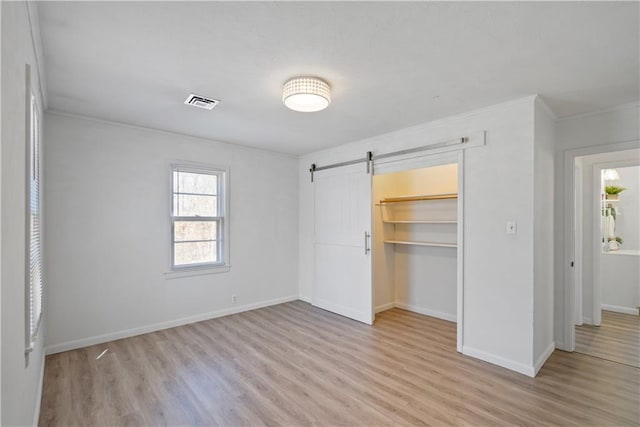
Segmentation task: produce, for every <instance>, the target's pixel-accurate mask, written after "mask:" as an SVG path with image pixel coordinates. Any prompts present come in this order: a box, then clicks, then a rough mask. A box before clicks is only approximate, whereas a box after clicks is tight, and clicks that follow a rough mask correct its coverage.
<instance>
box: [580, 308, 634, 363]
mask: <svg viewBox="0 0 640 427" xmlns="http://www.w3.org/2000/svg"><path fill="white" fill-rule="evenodd" d="M576 351H577V352H579V353H584V354H588V355H590V356H595V357H601V358H603V359H607V360H612V361H614V362H618V363H624V364H627V365H631V366H635V367H636V368H640V316H634V315H632V314H621V313H614V312H613V311H605V310H603V311H602V321H601V323H600V326H591V325H582V326H576Z"/></svg>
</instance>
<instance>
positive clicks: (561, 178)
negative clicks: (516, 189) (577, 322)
mask: <svg viewBox="0 0 640 427" xmlns="http://www.w3.org/2000/svg"><path fill="white" fill-rule="evenodd" d="M639 139H640V107H639V105H638V104H637V103H636V104H630V105H625V106H621V107H619V108H616V109H612V110H610V111H604V112H600V113H594V114H589V115H582V116H578V117H574V118H569V119H564V120H560V121H558V122H557V123H556V160H555V176H556V177H557V178H556V180H555V203H554V206H555V208H554V211H555V218H554V223H555V224H556V231H555V244H554V247H555V268H554V276H555V280H554V283H555V290H554V313H555V316H554V319H555V320H554V337H555V342H556V345H557V346H558V347H559V348H567V346H568V345H569V344H568V342H565V341H567V339H568V337H565V333H566V332H567V329H566V328H565V324H568V323H569V322H572V320H573V319H566V320H567V321H566V322H565V311H566V304H565V273H566V271H568V268H569V266H568V264H565V261H566V255H567V253H568V251H569V249H570V248H568V247H566V246H565V235H568V234H569V231H568V230H566V226H565V225H566V223H565V198H568V197H570V194H565V164H564V159H565V156H569V155H571V153H573V152H575V151H576V150H580V149H588V148H591V149H593V150H596V151H603V150H607V148H606V146H609V145H611V144H617V145H616V146H619V145H620V144H621V143H629V144H627V145H630V144H634V143H633V141H638V140H639ZM599 146H602V148H600V147H599ZM584 228H585V229H586V228H587V227H586V224H585V227H584ZM568 298H571V299H572V300H573V298H574V296H573V294H571V295H568Z"/></svg>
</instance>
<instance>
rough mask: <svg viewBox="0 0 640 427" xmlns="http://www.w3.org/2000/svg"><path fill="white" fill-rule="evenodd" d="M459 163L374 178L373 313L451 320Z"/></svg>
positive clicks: (454, 303)
mask: <svg viewBox="0 0 640 427" xmlns="http://www.w3.org/2000/svg"><path fill="white" fill-rule="evenodd" d="M458 194H459V191H458V164H457V163H450V164H443V165H437V166H431V167H423V168H419V169H411V170H406V171H400V172H392V173H381V174H378V173H376V174H375V175H374V176H373V200H372V203H373V212H372V226H373V280H374V301H375V307H376V311H377V312H380V311H383V310H385V309H388V308H391V307H399V308H402V309H406V310H410V311H414V312H417V313H421V314H425V315H428V316H433V317H437V318H440V319H444V320H448V321H453V322H455V321H456V314H457V313H456V307H457V287H458V280H457V275H458V250H457V248H458V243H459V242H458V212H459V209H458V204H459V198H458Z"/></svg>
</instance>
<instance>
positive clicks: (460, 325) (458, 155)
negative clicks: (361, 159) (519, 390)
mask: <svg viewBox="0 0 640 427" xmlns="http://www.w3.org/2000/svg"><path fill="white" fill-rule="evenodd" d="M464 153H465V150H464V149H456V150H451V151H445V152H439V153H429V154H419V155H416V154H415V153H413V154H412V155H409V156H397V157H389V158H385V159H382V160H379V161H375V160H374V166H373V175H376V174H378V169H380V168H382V169H383V170H386V169H385V165H387V166H386V168H388V169H389V170H386V171H385V172H383V173H382V174H386V173H393V172H401V171H408V170H412V169H421V168H428V167H432V166H440V165H445V164H452V163H456V164H457V165H458V207H457V211H458V212H457V217H458V218H457V220H458V224H457V245H458V247H457V248H456V257H457V258H456V264H457V271H456V272H457V274H456V276H457V277H456V283H457V286H456V350H457V351H458V352H459V353H462V348H463V344H464V184H465V182H464ZM391 165H392V166H393V167H392V166H391ZM372 191H373V188H372ZM374 208H375V206H372V209H374Z"/></svg>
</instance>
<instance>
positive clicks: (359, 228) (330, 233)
mask: <svg viewBox="0 0 640 427" xmlns="http://www.w3.org/2000/svg"><path fill="white" fill-rule="evenodd" d="M314 193H315V194H314V203H315V215H314V216H315V224H314V226H315V227H314V228H315V230H314V249H315V250H314V252H315V272H314V287H313V300H312V303H313V305H315V306H317V307H320V308H323V309H325V310H329V311H332V312H334V313H337V314H340V315H342V316H346V317H349V318H351V319H354V320H358V321H360V322H364V323H367V324H372V323H373V318H374V311H373V282H372V279H371V175H370V174H369V173H368V172H367V168H366V166H365V165H364V164H362V163H360V164H355V165H351V166H343V167H337V168H333V169H327V170H323V171H320V172H316V173H315V174H314Z"/></svg>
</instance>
